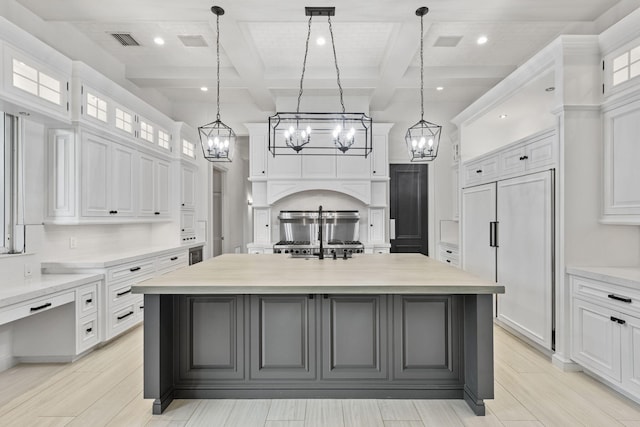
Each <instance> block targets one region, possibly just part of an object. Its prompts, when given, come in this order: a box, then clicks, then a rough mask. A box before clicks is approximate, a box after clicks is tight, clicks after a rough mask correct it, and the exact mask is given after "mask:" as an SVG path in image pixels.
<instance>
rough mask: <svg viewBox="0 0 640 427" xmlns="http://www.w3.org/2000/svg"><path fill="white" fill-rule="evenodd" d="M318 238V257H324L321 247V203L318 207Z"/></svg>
mask: <svg viewBox="0 0 640 427" xmlns="http://www.w3.org/2000/svg"><path fill="white" fill-rule="evenodd" d="M318 240H319V241H320V253H318V259H324V248H323V247H322V205H320V207H319V208H318Z"/></svg>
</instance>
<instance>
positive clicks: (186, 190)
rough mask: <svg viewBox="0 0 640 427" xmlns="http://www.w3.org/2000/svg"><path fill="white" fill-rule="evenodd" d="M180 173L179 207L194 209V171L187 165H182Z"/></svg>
mask: <svg viewBox="0 0 640 427" xmlns="http://www.w3.org/2000/svg"><path fill="white" fill-rule="evenodd" d="M180 175H181V188H182V191H181V199H182V200H181V201H180V204H181V207H182V208H184V209H195V207H196V171H195V170H194V169H192V168H190V167H188V166H184V165H183V166H182V173H181V174H180Z"/></svg>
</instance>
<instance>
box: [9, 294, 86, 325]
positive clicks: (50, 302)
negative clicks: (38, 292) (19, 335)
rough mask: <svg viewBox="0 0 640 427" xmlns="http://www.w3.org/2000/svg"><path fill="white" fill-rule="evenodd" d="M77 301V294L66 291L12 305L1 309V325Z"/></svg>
mask: <svg viewBox="0 0 640 427" xmlns="http://www.w3.org/2000/svg"><path fill="white" fill-rule="evenodd" d="M73 301H75V292H74V291H66V292H64V293H60V294H54V295H50V296H47V297H40V298H34V299H32V300H29V301H25V302H22V303H20V304H14V305H10V306H8V307H5V308H3V309H0V325H4V324H5V323H9V322H13V321H14V320H18V319H22V318H24V317H27V316H31V315H34V314H38V313H42V312H44V311H48V310H51V309H52V308H55V307H59V306H61V305H64V304H68V303H70V302H73Z"/></svg>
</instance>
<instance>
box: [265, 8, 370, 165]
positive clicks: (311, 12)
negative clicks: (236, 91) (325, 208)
mask: <svg viewBox="0 0 640 427" xmlns="http://www.w3.org/2000/svg"><path fill="white" fill-rule="evenodd" d="M305 14H306V16H308V17H309V21H308V24H307V27H308V29H307V40H306V44H305V51H304V60H303V63H302V74H301V76H300V91H299V92H298V104H297V107H296V111H295V113H287V112H277V113H276V114H275V115H273V116H271V117H269V151H270V152H271V154H273V156H274V157H275V156H276V155H325V156H326V155H338V154H339V155H344V156H364V157H367V155H368V154H369V153H370V152H371V149H372V147H371V146H372V143H371V124H372V120H371V118H370V117H367V115H366V114H364V113H350V112H347V111H346V109H345V106H344V99H343V91H342V84H341V83H340V68H338V57H337V54H336V45H335V40H334V37H333V26H332V24H331V17H332V16H334V15H335V7H306V8H305ZM314 16H326V17H327V22H328V24H329V34H330V35H331V47H332V49H333V60H334V64H335V68H336V80H337V83H338V93H339V96H340V106H341V107H342V108H341V109H342V111H341V112H338V113H329V112H320V113H306V112H301V111H300V101H301V100H302V94H303V82H304V74H305V71H306V67H307V56H308V53H309V39H310V37H311V23H312V19H313V17H314Z"/></svg>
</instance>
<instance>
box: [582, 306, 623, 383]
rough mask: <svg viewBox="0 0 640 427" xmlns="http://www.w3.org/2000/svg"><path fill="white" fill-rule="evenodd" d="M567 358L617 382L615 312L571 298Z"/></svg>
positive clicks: (618, 348)
mask: <svg viewBox="0 0 640 427" xmlns="http://www.w3.org/2000/svg"><path fill="white" fill-rule="evenodd" d="M571 311H572V313H571V315H572V321H573V328H572V329H573V331H572V332H573V333H572V343H571V344H572V345H571V357H572V358H573V359H574V360H575V361H576V362H578V363H580V364H581V365H584V366H585V367H586V368H588V369H590V370H592V371H594V372H596V373H599V374H601V375H604V376H605V377H607V378H609V379H612V380H615V381H617V382H620V380H621V366H620V364H621V361H620V357H621V353H620V351H621V340H620V339H621V337H620V325H619V324H618V323H617V322H615V321H613V320H612V317H614V318H615V317H616V314H617V313H615V312H613V311H610V310H608V309H606V308H603V307H601V306H598V305H595V304H591V303H588V302H586V301H582V300H581V299H578V298H574V299H573V305H572V307H571Z"/></svg>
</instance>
